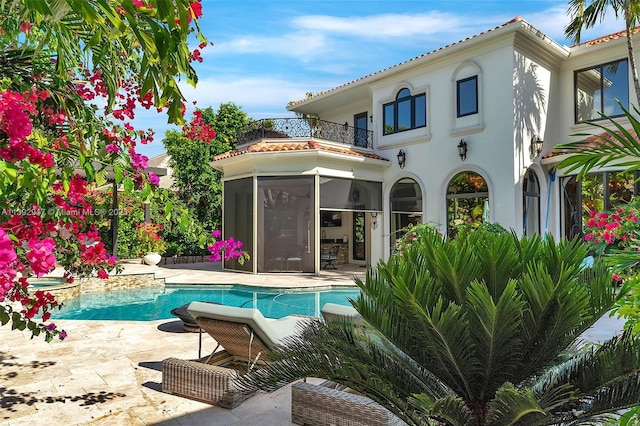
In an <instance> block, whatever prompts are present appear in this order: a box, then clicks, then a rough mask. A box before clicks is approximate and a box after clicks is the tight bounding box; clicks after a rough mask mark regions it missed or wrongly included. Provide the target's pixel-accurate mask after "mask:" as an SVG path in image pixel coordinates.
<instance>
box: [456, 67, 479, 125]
mask: <svg viewBox="0 0 640 426" xmlns="http://www.w3.org/2000/svg"><path fill="white" fill-rule="evenodd" d="M456 106H457V107H456V112H457V114H458V117H464V116H466V115H471V114H477V113H478V76H477V75H474V76H473V77H468V78H465V79H462V80H458V81H456Z"/></svg>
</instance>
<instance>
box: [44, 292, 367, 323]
mask: <svg viewBox="0 0 640 426" xmlns="http://www.w3.org/2000/svg"><path fill="white" fill-rule="evenodd" d="M359 293H360V291H359V290H358V289H357V288H348V289H335V288H334V289H330V290H289V289H287V290H280V289H273V288H264V287H251V286H243V285H179V286H178V285H171V286H166V287H154V288H140V289H127V290H111V291H105V292H98V293H83V294H81V295H80V296H79V297H77V298H75V299H72V300H67V301H66V302H64V306H63V307H62V309H61V310H59V311H57V310H56V311H54V312H52V318H53V319H79V320H123V321H151V320H158V319H168V318H173V317H172V315H171V310H172V309H174V308H179V307H180V306H183V305H185V304H187V303H191V302H193V301H203V302H216V303H221V304H223V305H227V306H237V307H243V308H256V309H259V310H260V312H262V314H263V315H264V316H265V317H267V318H282V317H284V316H287V315H291V314H298V315H307V316H320V309H321V308H322V306H323V305H324V304H325V303H329V302H331V303H338V304H341V305H349V302H348V299H349V298H355V297H356V296H358V294H359Z"/></svg>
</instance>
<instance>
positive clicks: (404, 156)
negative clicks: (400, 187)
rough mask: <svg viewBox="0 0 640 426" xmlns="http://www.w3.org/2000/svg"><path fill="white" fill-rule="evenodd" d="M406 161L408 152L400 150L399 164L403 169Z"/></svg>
mask: <svg viewBox="0 0 640 426" xmlns="http://www.w3.org/2000/svg"><path fill="white" fill-rule="evenodd" d="M405 161H406V154H405V153H404V151H403V150H400V152H398V165H399V166H400V168H401V169H404V163H405Z"/></svg>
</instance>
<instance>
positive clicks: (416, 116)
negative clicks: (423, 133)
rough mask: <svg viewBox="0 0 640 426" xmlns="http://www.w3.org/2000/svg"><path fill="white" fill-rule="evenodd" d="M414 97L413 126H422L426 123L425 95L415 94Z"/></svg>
mask: <svg viewBox="0 0 640 426" xmlns="http://www.w3.org/2000/svg"><path fill="white" fill-rule="evenodd" d="M413 99H414V104H415V106H414V108H413V121H414V125H413V127H424V126H426V125H427V95H425V94H424V93H423V94H422V95H417V96H416V97H415V98H413Z"/></svg>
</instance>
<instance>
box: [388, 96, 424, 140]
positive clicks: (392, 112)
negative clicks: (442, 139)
mask: <svg viewBox="0 0 640 426" xmlns="http://www.w3.org/2000/svg"><path fill="white" fill-rule="evenodd" d="M382 112H383V115H384V118H383V120H384V134H385V135H389V134H392V133H398V132H403V131H405V130H411V129H417V128H418V127H425V126H426V125H427V96H426V94H425V93H420V94H418V95H415V96H411V92H410V91H409V89H401V90H400V91H399V92H398V94H397V95H396V100H395V101H393V102H389V103H388V104H384V105H383V106H382Z"/></svg>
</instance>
